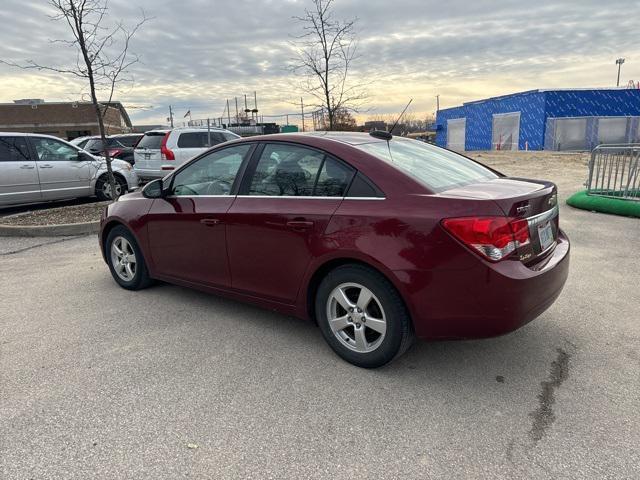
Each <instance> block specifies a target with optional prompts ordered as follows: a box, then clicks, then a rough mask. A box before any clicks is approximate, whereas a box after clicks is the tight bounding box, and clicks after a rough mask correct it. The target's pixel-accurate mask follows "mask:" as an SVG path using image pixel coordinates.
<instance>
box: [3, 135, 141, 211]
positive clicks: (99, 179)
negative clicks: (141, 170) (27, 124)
mask: <svg viewBox="0 0 640 480" xmlns="http://www.w3.org/2000/svg"><path fill="white" fill-rule="evenodd" d="M111 167H112V168H113V171H114V174H115V177H116V183H117V185H116V188H117V189H118V190H119V191H120V192H119V193H124V192H126V191H128V190H133V189H134V188H136V187H137V186H138V177H137V175H136V173H135V171H134V170H133V167H132V166H131V165H130V164H129V163H128V162H125V161H123V160H113V161H112V162H111ZM106 173H107V166H106V162H105V161H104V158H103V157H96V156H94V155H91V154H90V153H89V152H85V151H84V150H82V149H80V148H78V147H76V146H74V145H72V144H70V143H69V142H65V141H64V140H61V139H59V138H57V137H52V136H49V135H39V134H29V133H13V132H10V133H9V132H6V133H3V132H0V206H4V205H15V204H20V203H34V202H41V201H42V202H44V201H50V200H62V199H67V198H77V197H90V196H94V195H95V196H97V197H98V199H100V200H108V199H109V198H110V197H111V187H110V186H109V182H108V181H107V175H106Z"/></svg>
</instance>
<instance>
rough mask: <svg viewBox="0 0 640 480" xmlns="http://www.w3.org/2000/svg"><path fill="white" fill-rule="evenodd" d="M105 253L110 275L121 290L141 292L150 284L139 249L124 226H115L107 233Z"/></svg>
mask: <svg viewBox="0 0 640 480" xmlns="http://www.w3.org/2000/svg"><path fill="white" fill-rule="evenodd" d="M105 252H106V257H107V263H108V264H109V270H110V271H111V275H112V276H113V279H114V280H115V281H116V282H117V283H118V285H120V286H121V287H122V288H126V289H127V290H141V289H143V288H146V287H148V286H149V285H150V284H151V283H152V280H151V278H150V277H149V271H148V269H147V264H146V263H145V261H144V257H143V256H142V252H141V250H140V247H139V246H138V243H137V242H136V239H135V237H134V236H133V234H132V233H131V232H130V231H129V230H127V229H126V228H125V227H124V226H122V225H120V226H117V227H115V228H114V229H113V230H111V231H110V232H109V235H107V240H106V242H105Z"/></svg>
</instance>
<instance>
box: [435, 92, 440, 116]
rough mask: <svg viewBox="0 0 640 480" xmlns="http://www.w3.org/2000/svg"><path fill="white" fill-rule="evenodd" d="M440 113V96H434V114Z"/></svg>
mask: <svg viewBox="0 0 640 480" xmlns="http://www.w3.org/2000/svg"><path fill="white" fill-rule="evenodd" d="M439 111H440V94H438V95H436V113H438V112H439Z"/></svg>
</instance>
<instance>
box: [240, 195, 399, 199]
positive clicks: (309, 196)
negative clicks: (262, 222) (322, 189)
mask: <svg viewBox="0 0 640 480" xmlns="http://www.w3.org/2000/svg"><path fill="white" fill-rule="evenodd" d="M238 197H240V198H262V199H265V198H282V199H289V200H291V199H296V198H297V199H302V200H386V198H384V197H323V196H320V195H298V196H296V195H238Z"/></svg>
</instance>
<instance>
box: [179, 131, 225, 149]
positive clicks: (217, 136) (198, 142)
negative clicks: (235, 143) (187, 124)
mask: <svg viewBox="0 0 640 480" xmlns="http://www.w3.org/2000/svg"><path fill="white" fill-rule="evenodd" d="M226 141H227V138H226V137H225V136H224V135H223V134H222V133H220V132H185V133H181V134H180V137H178V147H179V148H207V147H212V146H214V145H218V144H219V143H223V142H226Z"/></svg>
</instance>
